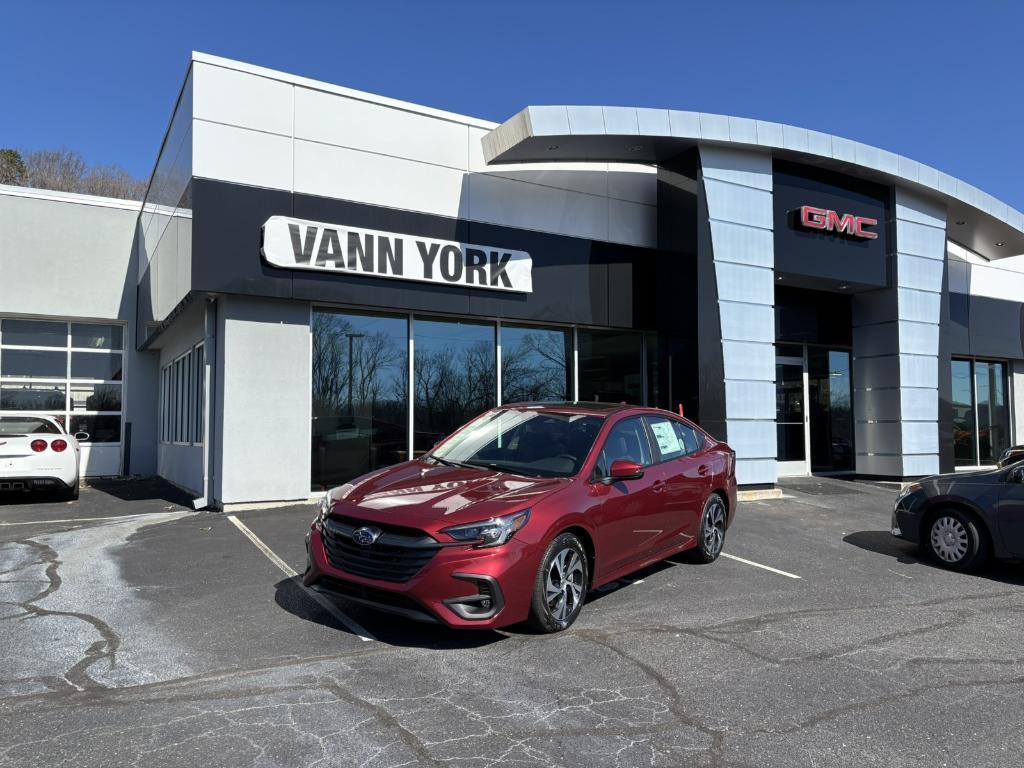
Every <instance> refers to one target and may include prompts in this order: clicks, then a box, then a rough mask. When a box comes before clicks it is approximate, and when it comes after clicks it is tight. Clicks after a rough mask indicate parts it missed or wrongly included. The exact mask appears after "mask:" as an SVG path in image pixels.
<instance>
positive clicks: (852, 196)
mask: <svg viewBox="0 0 1024 768" xmlns="http://www.w3.org/2000/svg"><path fill="white" fill-rule="evenodd" d="M774 171H775V172H774V189H773V197H774V206H775V271H776V272H777V273H780V274H783V275H786V274H793V275H804V276H808V277H811V278H815V279H817V280H818V281H821V282H820V284H819V285H820V287H829V288H835V287H837V286H838V285H850V284H856V285H858V286H859V287H871V286H873V287H876V288H882V287H885V286H886V285H888V284H889V281H888V273H887V269H886V244H887V242H888V229H889V222H888V218H889V191H888V189H887V188H886V187H884V186H880V185H877V184H871V183H869V182H865V181H862V180H860V179H853V178H850V177H849V176H843V175H840V174H836V173H832V172H830V171H825V170H822V169H820V168H813V167H810V166H803V165H796V164H794V163H787V162H783V161H778V160H776V161H775V163H774ZM802 205H813V206H816V207H818V208H824V209H826V210H834V211H836V212H838V213H840V214H846V213H849V214H855V215H858V216H869V217H871V218H874V219H876V220H877V221H878V224H877V226H875V227H874V228H873V231H874V232H876V233H877V234H878V238H877V239H875V240H858V239H853V238H850V237H847V236H845V235H839V234H836V233H833V232H818V231H809V230H806V229H803V228H801V227H800V226H799V224H798V220H799V209H800V206H802ZM815 287H818V286H815Z"/></svg>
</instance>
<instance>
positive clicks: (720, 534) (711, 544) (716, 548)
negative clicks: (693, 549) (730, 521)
mask: <svg viewBox="0 0 1024 768" xmlns="http://www.w3.org/2000/svg"><path fill="white" fill-rule="evenodd" d="M724 542H725V505H723V504H722V502H721V500H719V499H718V498H717V497H716V498H715V499H714V500H713V501H712V502H711V504H710V506H709V507H708V511H707V516H706V517H705V519H704V551H705V552H707V554H709V555H711V556H716V555H718V553H719V552H720V551H721V549H722V544H723V543H724Z"/></svg>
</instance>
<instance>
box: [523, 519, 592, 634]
mask: <svg viewBox="0 0 1024 768" xmlns="http://www.w3.org/2000/svg"><path fill="white" fill-rule="evenodd" d="M589 584H590V574H589V572H588V568H587V553H586V551H585V550H584V549H583V545H582V544H581V543H580V540H579V539H578V538H576V536H574V535H573V534H571V533H563V534H561V535H560V536H557V537H556V538H555V540H554V541H552V542H551V544H549V545H548V548H547V550H545V552H544V557H543V558H541V561H540V568H539V569H538V570H537V577H536V579H534V584H533V601H532V603H531V605H530V624H531V625H532V626H533V627H534V628H535V629H537V630H539V631H541V632H561V631H562V630H564V629H568V628H569V627H570V626H572V623H573V622H574V621H576V618H577V617H578V616H579V615H580V610H581V609H582V608H583V600H584V599H585V598H586V596H587V587H588V585H589Z"/></svg>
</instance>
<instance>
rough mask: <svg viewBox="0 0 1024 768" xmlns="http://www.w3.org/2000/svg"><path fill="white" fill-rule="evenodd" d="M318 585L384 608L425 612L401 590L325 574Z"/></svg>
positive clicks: (335, 592)
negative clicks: (370, 585) (357, 582)
mask: <svg viewBox="0 0 1024 768" xmlns="http://www.w3.org/2000/svg"><path fill="white" fill-rule="evenodd" d="M317 586H319V587H321V588H324V589H326V590H327V591H329V592H333V593H334V594H336V595H340V596H341V597H350V598H352V599H353V600H360V601H362V602H364V603H373V604H374V605H379V606H381V607H382V608H398V609H400V610H402V611H406V612H410V613H425V611H424V609H423V606H422V605H420V604H419V603H417V602H416V601H415V600H413V599H412V598H411V597H406V596H405V595H403V594H402V593H401V592H390V591H388V590H386V589H377V587H369V586H367V585H365V584H356V583H355V582H354V581H342V580H341V579H332V578H331V577H330V576H324V577H323V578H321V579H320V581H318V582H317Z"/></svg>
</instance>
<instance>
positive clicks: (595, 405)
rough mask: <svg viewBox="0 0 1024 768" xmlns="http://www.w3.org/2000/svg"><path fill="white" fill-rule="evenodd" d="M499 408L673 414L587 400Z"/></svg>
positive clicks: (558, 411) (537, 402) (534, 403)
mask: <svg viewBox="0 0 1024 768" xmlns="http://www.w3.org/2000/svg"><path fill="white" fill-rule="evenodd" d="M499 407H500V408H519V409H530V410H536V411H541V412H547V413H585V414H590V415H593V416H600V417H601V418H605V417H607V416H610V415H612V414H615V413H622V412H624V411H637V412H640V413H657V414H661V415H669V416H674V415H675V414H673V413H670V412H669V411H663V410H662V409H660V408H649V407H647V406H643V405H631V404H629V403H602V402H593V401H589V400H577V401H572V400H554V401H552V400H539V401H534V402H523V403H504V404H502V405H500V406H499Z"/></svg>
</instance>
